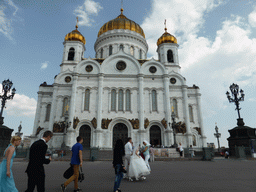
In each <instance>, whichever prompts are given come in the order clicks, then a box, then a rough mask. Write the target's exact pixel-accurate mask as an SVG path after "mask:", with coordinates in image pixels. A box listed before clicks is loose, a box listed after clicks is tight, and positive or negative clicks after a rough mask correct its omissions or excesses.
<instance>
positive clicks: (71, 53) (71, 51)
mask: <svg viewBox="0 0 256 192" xmlns="http://www.w3.org/2000/svg"><path fill="white" fill-rule="evenodd" d="M74 58H75V49H74V48H73V47H71V48H70V49H69V52H68V60H69V61H74Z"/></svg>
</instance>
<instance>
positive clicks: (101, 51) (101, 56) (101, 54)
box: [100, 48, 103, 58]
mask: <svg viewBox="0 0 256 192" xmlns="http://www.w3.org/2000/svg"><path fill="white" fill-rule="evenodd" d="M100 58H103V48H101V49H100Z"/></svg>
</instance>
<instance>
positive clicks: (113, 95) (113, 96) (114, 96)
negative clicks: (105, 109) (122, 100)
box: [111, 89, 116, 111]
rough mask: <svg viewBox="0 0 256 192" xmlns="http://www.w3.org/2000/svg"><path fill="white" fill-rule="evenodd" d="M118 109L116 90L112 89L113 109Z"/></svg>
mask: <svg viewBox="0 0 256 192" xmlns="http://www.w3.org/2000/svg"><path fill="white" fill-rule="evenodd" d="M115 110H116V90H114V89H113V90H112V91H111V111H115Z"/></svg>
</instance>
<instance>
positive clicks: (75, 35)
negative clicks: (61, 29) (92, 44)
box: [65, 18, 86, 44]
mask: <svg viewBox="0 0 256 192" xmlns="http://www.w3.org/2000/svg"><path fill="white" fill-rule="evenodd" d="M77 22H78V18H77ZM77 28H78V25H77V24H76V29H75V30H73V31H72V32H70V33H68V34H67V35H66V36H65V41H81V42H82V43H83V44H85V43H86V41H85V38H84V36H83V35H82V34H81V33H80V32H79V31H78V30H77Z"/></svg>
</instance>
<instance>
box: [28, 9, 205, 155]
mask: <svg viewBox="0 0 256 192" xmlns="http://www.w3.org/2000/svg"><path fill="white" fill-rule="evenodd" d="M156 43H157V50H156V51H157V53H158V60H155V59H153V58H152V59H147V51H148V44H147V41H146V38H145V34H144V31H143V29H142V28H141V27H140V26H139V25H138V24H137V23H135V22H134V21H132V20H130V19H128V18H127V17H126V16H125V15H124V14H123V9H121V14H120V15H119V16H118V17H117V18H115V19H113V20H111V21H108V22H107V23H105V24H104V25H103V26H102V27H101V28H100V30H99V32H98V37H97V40H96V42H95V44H94V49H95V58H90V57H89V58H84V52H85V44H86V40H85V37H84V36H83V35H82V34H81V33H80V32H79V31H78V26H77V25H76V29H75V30H73V31H72V32H70V33H68V34H67V35H66V36H65V39H64V43H63V45H64V50H63V57H62V63H61V65H60V73H59V74H58V75H56V76H55V77H54V83H53V84H52V85H48V84H47V83H46V82H44V83H42V84H41V85H40V87H39V92H38V101H37V109H36V115H35V121H34V128H33V133H32V135H31V138H32V142H33V141H35V140H37V139H39V138H40V137H42V135H43V133H44V131H46V130H50V131H52V132H53V138H52V139H51V140H50V142H49V143H48V144H49V147H53V148H60V147H61V146H62V145H63V143H65V145H66V146H68V147H72V145H73V144H75V143H76V137H77V136H79V135H80V136H82V137H83V139H84V142H83V146H84V147H87V148H89V147H99V148H100V149H101V150H110V149H112V148H113V147H114V143H115V141H116V140H117V139H118V138H121V139H122V140H123V141H126V139H127V137H131V138H132V139H133V142H134V143H135V144H136V143H142V141H143V140H144V139H146V140H148V141H149V142H150V143H151V145H154V146H167V147H169V146H171V145H173V144H174V136H175V135H176V136H175V138H176V142H177V143H182V145H183V147H189V146H190V145H193V147H194V148H201V147H206V136H205V133H204V126H203V118H202V110H201V94H200V90H199V87H198V86H196V85H193V86H192V87H189V86H188V85H187V83H186V79H185V77H183V76H182V75H181V73H180V68H181V66H180V64H179V56H178V47H179V45H178V43H177V39H176V38H175V37H174V36H173V35H171V34H170V33H168V32H167V28H165V32H164V33H163V35H162V36H161V37H159V39H158V41H157V42H156ZM173 115H175V121H176V123H177V124H176V126H175V129H174V130H173V128H172V116H173ZM174 131H175V134H174Z"/></svg>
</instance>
